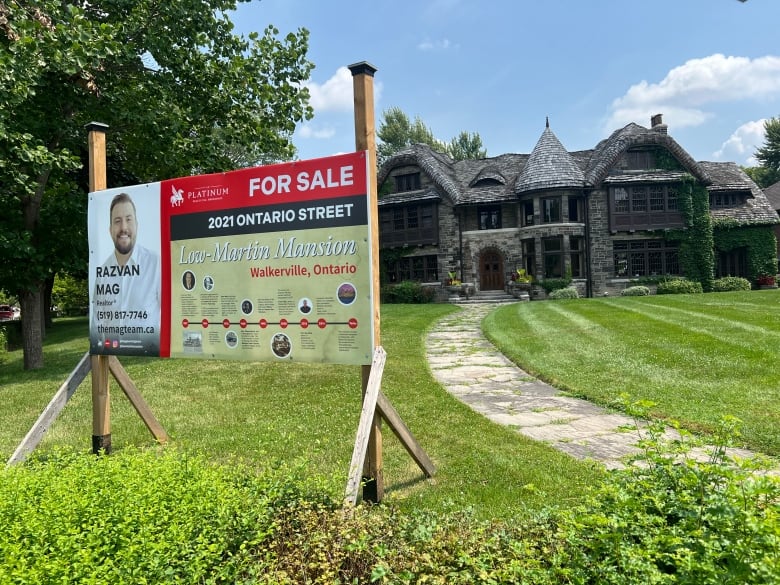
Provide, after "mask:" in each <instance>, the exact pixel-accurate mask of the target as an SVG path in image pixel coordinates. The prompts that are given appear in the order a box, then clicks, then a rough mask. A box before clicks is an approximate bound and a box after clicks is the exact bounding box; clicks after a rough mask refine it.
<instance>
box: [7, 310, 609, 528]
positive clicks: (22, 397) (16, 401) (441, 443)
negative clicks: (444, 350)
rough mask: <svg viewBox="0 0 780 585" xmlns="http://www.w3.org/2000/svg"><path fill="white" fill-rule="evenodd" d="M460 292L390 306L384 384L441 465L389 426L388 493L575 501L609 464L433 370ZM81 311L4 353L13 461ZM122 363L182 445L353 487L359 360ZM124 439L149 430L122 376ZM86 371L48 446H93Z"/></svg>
mask: <svg viewBox="0 0 780 585" xmlns="http://www.w3.org/2000/svg"><path fill="white" fill-rule="evenodd" d="M454 310H457V308H455V307H452V306H450V305H387V306H384V307H383V309H382V345H383V346H384V347H385V349H386V351H387V354H388V359H387V364H386V367H385V374H384V378H383V385H382V389H383V391H384V393H385V394H386V395H387V396H388V398H389V399H390V400H391V402H392V403H393V404H394V406H395V407H396V409H397V410H398V412H399V413H400V414H401V416H402V417H403V419H404V421H405V422H406V424H407V425H408V426H409V428H410V429H411V431H412V432H413V433H414V434H415V436H416V437H417V439H418V440H419V442H420V444H421V445H422V446H423V448H424V449H425V450H426V451H427V452H428V454H429V455H430V457H431V458H432V460H433V462H434V464H435V465H436V466H437V469H438V471H437V474H436V476H435V477H434V478H432V479H430V480H426V479H425V478H424V476H423V475H422V473H421V472H420V470H419V469H418V468H417V466H416V465H415V464H414V462H413V461H412V459H411V458H410V457H409V456H408V455H407V453H406V451H405V450H404V449H403V447H402V446H401V445H400V443H399V442H398V441H397V439H396V437H395V436H394V435H393V434H392V432H391V431H390V430H389V429H388V430H386V431H385V432H384V434H383V435H384V472H385V484H386V490H387V498H388V499H389V500H393V501H396V502H398V503H399V505H400V506H402V507H405V508H409V509H414V508H417V507H424V508H431V509H442V510H443V509H448V508H450V507H453V506H454V507H456V508H458V509H461V508H473V509H474V512H475V514H476V515H477V516H478V517H482V518H510V517H512V516H515V515H524V514H529V513H533V512H534V511H535V510H538V509H540V508H542V507H543V506H545V505H547V504H556V503H557V504H561V505H564V506H566V505H569V504H572V503H573V502H574V501H576V500H578V498H579V494H581V493H582V491H583V488H584V486H586V485H592V484H594V483H596V482H597V481H598V479H599V477H601V476H602V472H601V471H600V470H599V469H597V468H596V467H595V466H593V465H590V464H587V463H581V462H577V461H575V460H573V459H571V458H570V457H568V456H566V455H563V454H561V453H559V452H557V451H555V450H553V449H551V448H549V447H547V446H545V445H542V444H539V443H535V442H533V441H530V440H527V439H525V438H523V437H521V436H519V435H518V434H517V433H515V432H513V431H511V430H509V429H507V428H504V427H501V426H499V425H496V424H494V423H491V422H490V421H488V420H487V419H485V418H484V417H482V416H481V415H478V414H476V413H474V412H473V411H471V409H469V408H468V407H466V406H465V405H463V404H462V403H460V402H459V401H458V400H456V399H454V398H452V397H451V396H450V395H449V394H448V393H447V392H446V391H445V390H444V389H443V388H441V386H439V385H438V383H436V382H435V381H434V380H433V378H432V376H431V374H430V371H429V369H428V366H427V363H426V361H425V358H424V355H425V352H424V337H425V333H426V331H427V330H428V328H429V327H430V326H431V324H432V323H433V322H434V321H435V320H436V319H438V318H440V317H441V316H443V315H444V314H446V313H447V312H449V311H454ZM86 334H87V323H86V320H85V319H59V320H56V321H55V325H54V329H53V330H52V331H51V332H50V333H49V335H48V336H47V340H46V346H45V361H46V367H45V368H44V369H43V370H41V371H37V372H25V371H23V369H22V355H21V351H14V352H12V353H10V354H6V355H4V356H3V355H0V392H1V393H2V398H3V402H2V404H3V406H2V410H0V456H2V457H3V458H4V459H3V460H7V459H8V457H9V456H10V455H11V453H12V452H13V450H14V449H15V448H16V446H17V445H18V443H19V442H20V441H21V440H22V438H23V437H24V436H25V434H26V433H27V431H28V430H29V428H30V427H31V426H32V424H33V423H34V422H35V420H36V419H37V417H38V415H39V414H40V413H41V411H42V410H43V408H44V407H45V406H46V404H47V403H48V401H49V400H50V399H51V397H52V396H53V394H54V392H55V391H56V389H57V388H58V386H59V385H60V384H61V382H62V381H63V380H64V379H65V378H66V377H67V375H68V374H69V372H70V371H71V370H72V369H73V367H74V366H75V365H76V363H77V362H78V360H79V359H80V358H81V356H82V355H83V353H84V352H85V351H86V349H87V341H86ZM122 363H123V364H124V366H125V368H126V369H127V371H128V372H129V374H130V376H131V377H132V378H133V380H134V382H135V383H136V385H137V386H138V388H139V389H140V391H141V393H142V394H143V395H144V397H145V398H146V400H147V402H148V403H149V405H150V406H151V408H152V410H153V412H154V413H155V415H156V416H157V418H158V420H159V421H160V423H161V424H162V425H163V427H164V428H165V429H166V431H167V432H168V434H169V435H170V436H171V438H172V442H173V443H174V444H175V445H177V446H180V447H183V448H187V449H191V450H197V451H201V452H204V453H205V454H207V455H208V456H209V457H211V458H213V459H218V460H222V459H224V460H227V459H228V458H230V457H235V456H240V457H243V458H245V459H247V460H249V461H250V462H251V461H258V462H260V461H262V462H264V463H267V462H268V461H282V460H284V461H288V462H293V461H303V462H305V464H306V465H308V466H309V467H310V469H311V472H312V474H317V475H321V476H322V477H323V478H325V480H326V482H327V484H328V485H329V486H330V489H333V490H335V491H336V492H337V493H339V494H341V493H343V490H344V487H345V485H346V475H347V471H348V466H349V461H350V458H351V455H352V448H353V445H354V441H355V434H356V431H357V426H358V419H359V415H360V407H361V403H360V394H361V392H360V368H359V367H356V366H351V367H350V366H324V365H317V364H287V363H285V364H279V363H247V362H227V361H196V360H184V359H178V360H160V359H143V358H124V359H122ZM111 392H112V413H111V419H112V439H113V445H114V449H115V450H116V449H122V447H123V446H127V445H141V446H143V445H151V444H153V442H152V438H151V436H150V434H149V433H148V431H147V430H146V427H145V426H144V425H143V423H142V422H141V420H140V418H139V417H138V416H137V415H136V414H135V411H134V410H133V409H132V407H131V406H130V404H129V402H128V401H127V399H126V398H125V397H124V395H123V394H122V392H121V390H119V388H118V387H117V386H116V385H115V384H114V383H113V382H112V386H111ZM91 416H92V412H91V406H90V385H89V380H87V381H85V382H84V384H82V386H81V387H80V388H79V389H78V391H77V392H76V394H75V395H74V397H73V399H72V400H71V401H70V403H69V404H68V405H67V407H66V408H65V410H64V411H63V413H62V414H61V416H60V417H59V419H58V420H57V421H56V422H55V423H54V425H53V426H52V428H51V429H50V430H49V431H48V433H47V436H46V437H45V439H44V441H43V442H42V443H41V446H40V447H39V450H40V451H43V452H45V451H47V450H50V449H53V448H60V447H66V448H73V449H78V450H83V451H88V450H89V449H90V447H91V433H92V424H91Z"/></svg>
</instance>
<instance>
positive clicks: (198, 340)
mask: <svg viewBox="0 0 780 585" xmlns="http://www.w3.org/2000/svg"><path fill="white" fill-rule="evenodd" d="M182 351H183V352H184V353H203V337H202V335H201V333H200V332H197V331H186V332H185V333H184V339H182Z"/></svg>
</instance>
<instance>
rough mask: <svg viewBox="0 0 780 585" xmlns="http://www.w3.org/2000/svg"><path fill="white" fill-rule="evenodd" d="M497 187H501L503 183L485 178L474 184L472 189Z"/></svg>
mask: <svg viewBox="0 0 780 585" xmlns="http://www.w3.org/2000/svg"><path fill="white" fill-rule="evenodd" d="M498 185H503V183H502V182H501V181H499V180H498V179H494V178H492V177H486V178H484V179H480V180H479V181H477V182H476V183H474V184H473V185H472V187H496V186H498Z"/></svg>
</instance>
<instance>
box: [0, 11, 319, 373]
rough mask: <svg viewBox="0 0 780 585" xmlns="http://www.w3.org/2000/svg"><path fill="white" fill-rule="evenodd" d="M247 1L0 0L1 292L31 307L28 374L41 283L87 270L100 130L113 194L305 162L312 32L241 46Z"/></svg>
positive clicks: (38, 359)
mask: <svg viewBox="0 0 780 585" xmlns="http://www.w3.org/2000/svg"><path fill="white" fill-rule="evenodd" d="M237 1H244V0H198V1H195V0H187V1H182V2H159V1H157V0H138V1H134V2H127V1H126V0H96V1H94V2H89V3H84V2H75V1H61V0H38V1H36V2H34V3H28V2H16V1H5V0H0V183H2V184H3V186H4V189H3V190H2V192H0V204H1V205H2V208H3V213H2V214H0V255H2V257H3V259H4V261H3V262H2V263H0V288H2V289H4V290H7V291H9V292H11V293H13V294H16V295H18V296H19V298H20V301H21V303H22V311H23V315H25V324H24V335H25V344H24V348H25V365H26V367H40V366H41V365H42V356H41V355H40V350H41V335H40V322H39V321H38V320H37V317H36V316H37V315H38V314H40V313H41V311H40V309H41V298H42V288H43V283H44V282H46V281H47V280H49V281H51V280H52V279H53V276H54V274H55V273H56V272H58V271H60V270H70V269H74V268H78V267H79V266H80V268H81V270H83V268H84V266H85V265H86V260H87V255H86V242H85V238H84V231H85V229H84V228H85V226H84V224H85V213H84V209H85V201H86V196H85V194H84V193H83V192H80V191H79V189H78V188H77V185H78V183H77V182H76V181H75V179H76V178H77V177H78V173H77V171H78V170H79V169H80V168H81V167H82V165H83V163H84V149H85V142H86V132H85V131H84V126H85V125H86V124H87V123H88V122H90V121H92V120H97V121H100V122H104V123H106V124H108V125H109V128H110V130H109V132H110V134H109V140H108V149H109V150H108V157H109V169H110V170H111V169H114V170H116V169H118V170H120V171H121V172H122V175H123V176H120V175H119V173H116V174H114V175H109V177H108V182H109V187H110V186H117V185H118V184H123V179H126V178H127V177H128V176H132V177H133V178H134V182H145V181H155V180H159V179H163V178H167V177H175V176H182V175H188V174H191V173H206V172H218V171H224V170H227V169H231V168H233V167H234V164H235V163H236V162H237V161H240V162H241V163H251V162H253V161H269V160H284V159H289V158H291V157H292V156H293V155H294V153H295V150H294V147H293V146H292V143H291V135H292V132H293V131H294V129H295V125H296V122H298V121H301V120H303V119H308V118H310V117H311V115H312V110H311V108H310V107H309V105H308V91H307V90H306V89H305V88H303V87H302V82H303V81H305V80H306V79H308V77H309V73H310V71H311V68H312V64H311V63H310V62H309V61H308V60H307V59H306V51H307V48H308V32H307V31H306V30H304V29H300V30H298V31H297V32H296V33H290V34H288V35H286V36H285V37H284V38H280V37H279V31H278V30H277V29H275V28H274V27H272V26H269V27H267V28H266V29H265V30H264V32H263V33H252V34H251V35H249V36H248V37H243V36H240V35H236V34H235V33H234V32H233V24H232V22H231V21H230V18H229V14H228V13H229V12H230V11H231V10H234V9H235V8H236V5H237ZM237 153H239V154H240V156H238V155H237ZM9 259H10V261H9ZM25 305H26V306H25ZM36 330H37V331H36ZM28 353H31V354H36V353H37V355H31V356H30V357H31V359H30V360H29V362H28V359H27V356H28Z"/></svg>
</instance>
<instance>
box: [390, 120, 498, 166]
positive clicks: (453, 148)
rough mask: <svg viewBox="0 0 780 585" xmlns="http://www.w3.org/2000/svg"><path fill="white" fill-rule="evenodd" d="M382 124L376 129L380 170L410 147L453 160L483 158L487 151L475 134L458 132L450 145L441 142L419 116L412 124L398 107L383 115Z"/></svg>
mask: <svg viewBox="0 0 780 585" xmlns="http://www.w3.org/2000/svg"><path fill="white" fill-rule="evenodd" d="M382 117H383V119H382V122H381V123H380V125H379V129H378V130H377V133H376V134H377V138H379V140H380V142H379V144H378V145H377V149H376V150H377V164H378V165H379V166H380V167H381V166H382V165H383V164H384V163H385V161H386V160H387V159H388V158H390V157H391V156H392V155H394V154H395V153H396V152H398V151H400V150H402V149H404V148H406V147H407V146H411V145H412V144H427V145H428V146H430V147H431V148H433V149H434V150H436V151H438V152H444V153H447V154H449V155H450V156H451V157H452V158H453V159H455V160H465V159H469V158H484V157H486V156H487V151H486V150H485V149H484V148H483V147H482V138H480V136H479V134H478V133H476V132H475V133H474V134H471V133H469V132H461V133H460V134H459V135H458V136H457V137H455V138H453V139H452V140H451V141H450V142H443V141H441V140H439V139H438V138H436V137H435V136H434V135H433V131H432V130H431V129H430V128H428V127H427V126H426V125H425V123H424V122H423V121H422V120H421V119H420V117H419V116H416V117H415V118H414V122H411V121H410V120H409V116H407V115H406V114H405V113H404V112H403V110H401V108H397V107H395V108H390V109H388V110H385V111H384V112H383V114H382Z"/></svg>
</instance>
